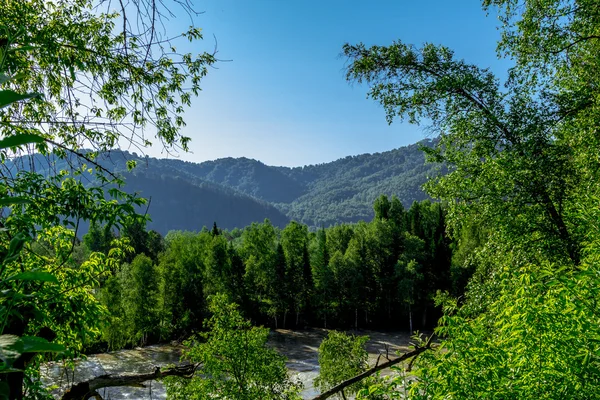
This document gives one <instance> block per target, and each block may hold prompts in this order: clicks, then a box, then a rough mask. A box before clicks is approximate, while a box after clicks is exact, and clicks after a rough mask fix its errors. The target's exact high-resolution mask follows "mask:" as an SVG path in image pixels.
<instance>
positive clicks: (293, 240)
mask: <svg viewBox="0 0 600 400" xmlns="http://www.w3.org/2000/svg"><path fill="white" fill-rule="evenodd" d="M281 246H282V248H283V253H284V255H285V265H286V271H285V280H286V285H287V290H288V293H289V294H290V299H291V303H292V308H293V310H294V311H295V312H296V326H298V323H299V318H300V313H301V312H303V311H304V310H306V308H307V306H308V300H309V296H310V288H311V286H312V277H311V276H310V274H311V272H310V261H309V259H308V228H307V227H306V225H302V224H300V223H298V222H296V221H292V222H290V223H289V224H288V225H287V226H286V227H285V229H283V231H281Z"/></svg>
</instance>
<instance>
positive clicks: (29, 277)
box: [6, 271, 58, 283]
mask: <svg viewBox="0 0 600 400" xmlns="http://www.w3.org/2000/svg"><path fill="white" fill-rule="evenodd" d="M6 280H7V281H38V282H53V283H58V279H56V276H54V275H52V274H51V273H50V272H45V271H27V272H21V273H20V274H16V275H13V276H10V277H9V278H7V279H6Z"/></svg>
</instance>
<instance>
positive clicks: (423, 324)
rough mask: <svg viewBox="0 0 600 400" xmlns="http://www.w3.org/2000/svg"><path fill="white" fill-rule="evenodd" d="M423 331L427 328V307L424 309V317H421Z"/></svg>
mask: <svg viewBox="0 0 600 400" xmlns="http://www.w3.org/2000/svg"><path fill="white" fill-rule="evenodd" d="M421 323H422V325H421V329H425V326H427V307H425V308H424V309H423V315H422V317H421Z"/></svg>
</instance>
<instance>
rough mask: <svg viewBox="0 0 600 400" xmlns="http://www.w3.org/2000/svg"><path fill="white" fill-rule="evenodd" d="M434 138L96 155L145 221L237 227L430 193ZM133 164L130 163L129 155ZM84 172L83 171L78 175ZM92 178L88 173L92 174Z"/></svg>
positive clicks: (349, 216)
mask: <svg viewBox="0 0 600 400" xmlns="http://www.w3.org/2000/svg"><path fill="white" fill-rule="evenodd" d="M434 143H435V141H434V140H424V141H421V142H419V143H417V144H413V145H410V146H405V147H401V148H398V149H394V150H391V151H387V152H383V153H375V154H361V155H357V156H348V157H345V158H342V159H339V160H336V161H333V162H330V163H323V164H318V165H308V166H304V167H296V168H289V167H274V166H268V165H265V164H264V163H262V162H260V161H257V160H252V159H248V158H223V159H218V160H214V161H206V162H202V163H193V162H188V161H182V160H177V159H158V158H152V157H145V156H139V155H138V154H136V153H130V152H127V151H121V150H116V151H111V152H107V153H103V154H101V155H99V156H98V159H97V162H98V164H99V165H100V166H102V167H103V168H106V169H107V170H109V171H111V172H112V173H115V174H117V175H120V176H122V177H123V178H124V180H125V187H124V189H125V191H127V192H129V193H137V194H138V195H139V196H141V197H144V198H147V199H149V200H150V204H149V206H148V207H147V208H146V207H145V206H144V207H141V208H139V209H138V211H139V212H141V213H145V212H147V213H148V214H149V215H150V217H151V219H152V221H150V222H149V223H148V228H149V229H154V230H157V231H158V232H161V233H162V234H166V233H167V232H168V231H169V230H174V229H175V230H190V231H199V230H201V229H202V227H204V226H207V227H210V226H212V224H213V222H216V223H217V224H218V226H220V227H222V228H226V229H233V228H236V227H237V228H242V227H244V226H247V225H249V224H251V223H252V222H260V221H263V220H264V219H265V218H268V219H269V220H270V221H271V222H272V223H273V224H274V225H275V226H278V227H284V226H285V225H286V224H287V223H288V222H289V221H290V220H297V221H299V222H302V223H304V224H306V225H308V226H309V227H312V228H317V227H321V226H325V227H327V226H331V225H335V224H338V223H343V222H358V221H360V220H364V221H369V220H371V219H372V218H373V215H374V214H373V207H372V204H373V202H374V201H375V199H377V198H378V197H379V196H380V195H381V194H385V195H388V196H392V195H395V196H397V197H398V199H399V200H400V201H401V202H402V203H403V205H404V206H405V207H406V208H408V207H409V206H410V205H411V204H412V202H413V201H415V200H416V201H420V200H424V199H427V198H428V196H427V195H426V194H425V192H424V191H423V190H421V186H422V185H423V183H425V181H426V180H427V178H428V177H430V176H432V175H434V174H435V173H436V171H437V168H438V166H436V165H434V164H426V163H425V159H424V154H423V152H422V151H421V150H420V146H428V147H429V146H432V145H433V144H434ZM131 160H134V161H136V162H137V165H136V167H135V168H134V169H133V170H131V171H129V169H128V167H127V162H128V161H131ZM80 165H81V162H79V161H72V162H71V165H69V160H68V159H66V160H65V159H61V160H57V159H55V158H52V157H51V158H49V159H48V158H44V157H42V156H40V155H34V156H32V157H24V158H22V159H17V160H13V162H12V164H9V165H7V167H8V168H9V170H15V171H16V170H17V169H20V170H31V169H35V170H36V171H37V172H41V173H45V174H51V173H52V172H53V171H54V170H57V171H58V170H62V169H66V168H70V167H73V166H80ZM81 179H86V177H85V176H83V177H82V178H81ZM90 183H92V180H90Z"/></svg>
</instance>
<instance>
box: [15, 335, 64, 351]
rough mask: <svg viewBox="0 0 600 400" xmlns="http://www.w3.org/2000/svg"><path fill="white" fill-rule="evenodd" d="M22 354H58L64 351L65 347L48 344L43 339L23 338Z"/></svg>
mask: <svg viewBox="0 0 600 400" xmlns="http://www.w3.org/2000/svg"><path fill="white" fill-rule="evenodd" d="M21 341H22V342H23V353H60V352H62V351H65V350H66V349H65V346H63V345H60V344H57V343H50V342H49V341H47V340H46V339H44V338H40V337H35V336H23V337H22V338H21Z"/></svg>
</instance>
